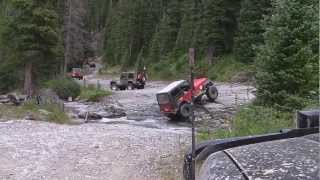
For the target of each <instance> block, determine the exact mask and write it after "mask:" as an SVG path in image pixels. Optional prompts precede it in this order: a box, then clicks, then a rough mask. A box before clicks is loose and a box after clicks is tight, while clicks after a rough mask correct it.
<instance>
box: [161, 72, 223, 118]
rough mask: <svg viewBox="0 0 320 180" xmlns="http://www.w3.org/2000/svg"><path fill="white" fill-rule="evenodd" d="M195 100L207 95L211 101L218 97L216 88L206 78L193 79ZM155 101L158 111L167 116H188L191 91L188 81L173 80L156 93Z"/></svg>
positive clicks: (197, 100) (198, 100)
mask: <svg viewBox="0 0 320 180" xmlns="http://www.w3.org/2000/svg"><path fill="white" fill-rule="evenodd" d="M193 86H194V91H193V93H194V97H195V102H200V101H201V99H202V97H203V96H204V95H205V96H207V98H208V100H209V101H211V102H213V101H215V100H216V99H217V98H218V90H217V88H216V87H215V85H214V84H213V82H212V81H210V80H209V79H208V78H206V77H203V78H196V79H194V83H193ZM156 96H157V101H158V104H159V107H160V111H161V112H162V113H163V114H164V115H165V116H167V117H169V118H176V117H178V118H179V117H181V118H184V119H185V118H188V117H189V115H190V112H191V109H190V103H191V101H192V91H191V89H190V83H189V81H186V80H179V81H174V82H172V83H171V84H169V85H168V86H167V87H165V88H164V89H162V90H161V91H160V92H158V93H157V95H156Z"/></svg>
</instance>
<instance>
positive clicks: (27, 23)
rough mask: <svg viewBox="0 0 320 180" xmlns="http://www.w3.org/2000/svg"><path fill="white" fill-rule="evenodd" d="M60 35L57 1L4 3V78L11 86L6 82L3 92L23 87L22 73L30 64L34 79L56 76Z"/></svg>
mask: <svg viewBox="0 0 320 180" xmlns="http://www.w3.org/2000/svg"><path fill="white" fill-rule="evenodd" d="M2 5H3V6H2ZM59 33H60V31H59V30H58V15H57V13H56V1H53V0H50V1H38V0H32V1H30V0H12V1H2V2H1V6H0V72H1V77H0V79H1V80H2V81H3V82H6V83H7V84H6V83H4V84H3V87H0V91H3V92H6V91H8V90H11V89H12V88H16V87H17V85H18V84H22V83H21V81H22V80H23V79H24V78H23V75H24V74H23V73H21V70H22V69H23V67H24V65H25V64H27V63H31V64H33V67H32V69H33V74H34V76H33V77H41V78H48V77H49V76H50V75H52V74H54V73H56V72H57V71H58V68H57V67H58V65H59V61H58V58H57V54H58V53H61V52H60V51H59V47H60V48H61V44H62V43H61V42H62V41H61V40H59ZM59 43H60V44H59ZM9 71H11V72H10V73H9ZM36 80H38V79H35V80H33V81H34V82H35V81H36Z"/></svg>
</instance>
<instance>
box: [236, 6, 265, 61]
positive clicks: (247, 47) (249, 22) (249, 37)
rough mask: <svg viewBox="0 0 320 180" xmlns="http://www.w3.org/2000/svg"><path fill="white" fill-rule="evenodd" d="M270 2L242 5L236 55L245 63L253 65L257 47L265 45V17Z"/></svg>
mask: <svg viewBox="0 0 320 180" xmlns="http://www.w3.org/2000/svg"><path fill="white" fill-rule="evenodd" d="M270 3H271V2H270V0H244V1H242V4H241V11H240V18H239V32H238V36H237V38H236V45H235V46H236V47H235V54H236V56H237V58H238V59H239V60H240V61H241V62H244V63H253V61H254V57H255V49H254V48H255V47H257V46H259V45H261V44H262V43H263V32H264V28H263V27H262V20H263V16H264V15H267V14H268V9H269V8H270V5H271V4H270Z"/></svg>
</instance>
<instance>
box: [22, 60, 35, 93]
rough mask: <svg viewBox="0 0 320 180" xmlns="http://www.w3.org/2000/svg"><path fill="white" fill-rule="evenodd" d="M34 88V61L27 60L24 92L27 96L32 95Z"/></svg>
mask: <svg viewBox="0 0 320 180" xmlns="http://www.w3.org/2000/svg"><path fill="white" fill-rule="evenodd" d="M32 88H33V87H32V62H27V64H26V65H25V73H24V88H23V90H24V93H25V94H26V95H27V96H31V95H32V90H33V89H32Z"/></svg>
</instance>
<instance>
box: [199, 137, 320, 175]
mask: <svg viewBox="0 0 320 180" xmlns="http://www.w3.org/2000/svg"><path fill="white" fill-rule="evenodd" d="M319 150H320V148H319V134H312V135H307V136H303V137H299V138H290V139H283V140H275V141H269V142H264V143H257V144H251V145H246V146H240V147H236V148H231V149H227V150H224V151H219V152H216V153H213V154H211V155H210V156H209V157H208V158H207V159H206V161H205V162H204V164H203V165H202V167H201V170H200V173H199V178H197V179H201V180H207V179H210V180H211V179H260V180H262V179H288V180H289V179H290V180H292V179H319V178H320V176H319V167H318V166H319V159H320V158H319Z"/></svg>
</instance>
